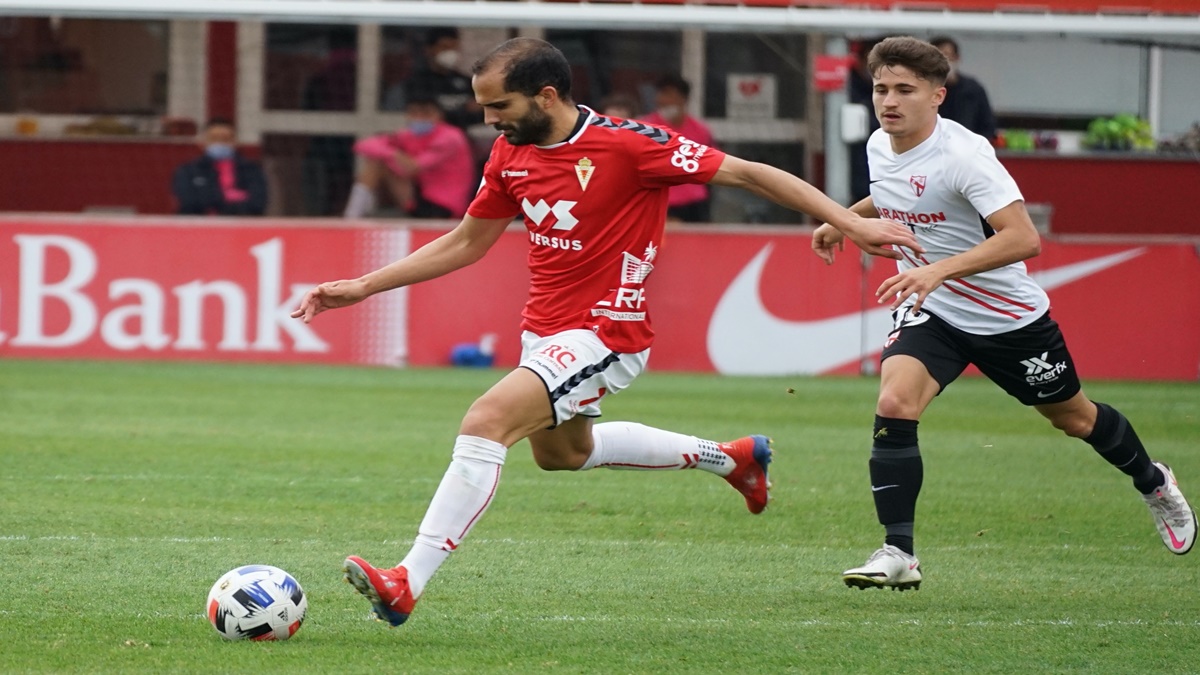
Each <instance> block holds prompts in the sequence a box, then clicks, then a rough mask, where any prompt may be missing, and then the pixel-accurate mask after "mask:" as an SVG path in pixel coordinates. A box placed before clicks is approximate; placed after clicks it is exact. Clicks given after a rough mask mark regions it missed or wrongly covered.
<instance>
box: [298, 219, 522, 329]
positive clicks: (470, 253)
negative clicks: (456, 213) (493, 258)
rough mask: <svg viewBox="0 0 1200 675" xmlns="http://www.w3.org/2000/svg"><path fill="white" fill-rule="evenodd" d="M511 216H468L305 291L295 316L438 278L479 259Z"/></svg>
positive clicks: (305, 316)
mask: <svg viewBox="0 0 1200 675" xmlns="http://www.w3.org/2000/svg"><path fill="white" fill-rule="evenodd" d="M510 222H512V221H511V219H510V218H499V219H491V220H483V219H480V218H473V217H471V216H469V215H468V216H465V217H464V218H463V219H462V222H461V223H459V224H458V226H457V227H455V228H454V229H453V230H450V231H449V232H447V233H446V234H444V235H442V236H440V237H438V238H437V239H434V240H433V241H431V242H429V243H428V244H426V245H424V246H422V247H421V248H419V249H417V250H416V251H414V252H413V253H411V254H410V255H408V256H405V257H404V258H401V259H400V260H397V261H395V262H393V263H391V264H389V265H387V266H385V267H381V268H379V269H377V270H375V271H374V272H368V273H367V274H364V275H363V276H361V277H359V278H357V279H341V280H339V281H328V282H326V283H323V284H320V285H319V286H317V287H316V288H314V289H312V290H311V291H309V292H308V293H306V294H305V295H304V298H303V299H302V300H301V301H300V307H299V308H297V309H296V311H294V312H292V318H294V319H301V320H303V321H304V323H308V322H310V321H312V319H313V317H315V316H316V315H318V314H320V313H321V312H324V311H325V310H327V309H336V308H338V307H348V306H350V305H353V304H356V303H359V302H362V301H363V300H365V299H367V298H369V297H371V296H372V295H375V294H376V293H382V292H384V291H390V290H392V289H394V288H400V287H402V286H411V285H412V284H416V283H420V282H422V281H428V280H430V279H436V278H437V277H440V276H442V275H445V274H449V273H450V272H453V271H454V270H457V269H460V268H463V267H466V266H467V265H470V264H471V263H473V262H475V261H477V260H479V259H480V258H482V257H483V256H484V254H485V253H487V252H488V249H490V248H491V247H492V245H493V244H495V243H496V240H497V239H499V238H500V235H501V233H503V232H504V228H506V227H508V224H509V223H510Z"/></svg>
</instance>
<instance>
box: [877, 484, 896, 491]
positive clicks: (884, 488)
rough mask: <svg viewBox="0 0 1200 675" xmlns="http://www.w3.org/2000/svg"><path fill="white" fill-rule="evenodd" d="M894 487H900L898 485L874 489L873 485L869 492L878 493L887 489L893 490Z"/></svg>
mask: <svg viewBox="0 0 1200 675" xmlns="http://www.w3.org/2000/svg"><path fill="white" fill-rule="evenodd" d="M894 487H900V486H899V485H880V486H879V487H875V486H874V485H872V486H871V492H879V491H880V490H886V489H888V488H894Z"/></svg>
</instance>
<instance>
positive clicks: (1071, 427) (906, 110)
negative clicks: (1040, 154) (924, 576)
mask: <svg viewBox="0 0 1200 675" xmlns="http://www.w3.org/2000/svg"><path fill="white" fill-rule="evenodd" d="M867 65H868V68H869V69H870V72H871V77H872V80H873V84H874V94H873V99H874V105H875V114H876V116H878V118H879V121H880V125H881V128H880V129H879V130H877V131H876V132H875V133H874V134H872V135H871V138H870V139H869V140H868V142H867V158H868V164H869V167H870V182H871V196H870V197H867V198H866V199H864V200H862V201H861V202H859V203H858V204H855V205H854V206H853V207H851V210H853V211H855V212H856V213H858V214H859V215H863V216H868V215H869V216H875V215H878V216H880V217H883V218H888V219H891V220H894V221H897V222H901V223H905V224H907V225H909V226H910V227H911V228H912V229H913V232H914V233H915V234H916V235H917V240H918V241H920V242H921V245H922V246H923V247H924V248H925V252H924V253H917V252H914V251H903V250H902V254H903V257H902V258H900V259H899V260H898V261H897V267H898V269H899V273H898V274H896V275H895V276H893V277H891V278H889V279H887V280H886V281H884V282H883V284H882V285H881V286H880V287H879V289H878V291H877V297H878V298H879V299H880V301H881V302H884V301H889V300H890V301H891V308H892V310H893V311H894V312H895V314H894V316H895V327H894V329H893V330H892V332H891V333H890V334H889V335H888V337H887V341H886V342H885V345H884V349H883V357H882V358H883V365H882V369H881V377H880V386H879V399H878V403H877V404H876V409H875V427H874V435H873V444H872V447H871V459H870V462H869V466H870V474H871V493H872V496H873V497H874V499H875V511H876V513H877V515H878V516H879V522H880V523H881V524H882V525H883V526H884V528H885V540H884V545H883V548H880V549H879V550H877V551H876V552H875V553H874V554H873V555H871V556H870V558H869V559H868V560H867V562H866V563H865V564H864V565H862V566H861V567H856V568H853V569H849V570H846V571H845V572H843V574H842V578H843V580H844V581H845V583H846V585H848V586H851V587H858V588H893V589H899V590H904V589H907V588H919V587H920V584H921V568H920V563H919V561H918V560H917V557H916V555H915V554H914V550H913V520H914V513H915V511H916V503H917V495H918V494H919V492H920V490H921V480H922V475H923V468H922V463H921V454H920V448H919V446H918V443H917V422H918V420H919V419H920V417H921V414H922V413H923V412H924V411H925V408H926V407H927V406H928V405H929V404H930V403H931V402H932V401H933V398H934V397H935V396H937V395H938V394H939V393H940V392H941V391H942V390H943V389H944V388H945V387H946V386H947V385H949V384H950V383H951V382H953V381H954V380H955V379H956V378H957V377H958V376H959V375H960V374H962V372H963V370H964V369H965V368H966V367H967V365H969V364H974V365H975V366H977V367H978V368H979V370H980V371H981V372H982V373H983V374H984V375H986V376H987V377H988V378H990V379H991V380H992V381H993V382H995V383H996V384H998V385H999V386H1000V387H1001V388H1002V389H1004V390H1005V391H1006V392H1008V394H1009V395H1011V396H1013V397H1015V398H1016V399H1017V400H1019V401H1020V402H1021V403H1023V404H1025V405H1029V406H1033V407H1034V408H1036V409H1037V411H1038V412H1039V413H1041V414H1042V415H1043V416H1044V417H1046V419H1048V420H1050V423H1051V424H1053V425H1054V426H1055V428H1057V429H1060V430H1062V431H1063V433H1065V434H1067V435H1068V436H1072V437H1075V438H1080V439H1083V440H1084V441H1085V442H1087V443H1088V444H1089V445H1091V446H1092V447H1093V448H1094V449H1095V450H1096V452H1097V453H1099V454H1100V456H1101V457H1103V458H1104V459H1105V460H1107V461H1108V462H1110V463H1111V464H1113V466H1115V467H1117V468H1118V469H1120V470H1121V471H1122V472H1124V473H1125V474H1127V475H1129V476H1130V477H1132V479H1133V484H1134V487H1136V488H1137V490H1138V491H1139V492H1140V493H1141V494H1142V497H1143V499H1144V500H1145V502H1146V504H1147V505H1148V506H1149V507H1150V513H1151V515H1152V516H1153V518H1154V522H1155V524H1156V525H1157V527H1158V532H1159V534H1160V535H1161V537H1162V540H1163V543H1164V544H1165V545H1166V547H1167V549H1168V550H1170V551H1171V552H1172V553H1176V554H1180V555H1182V554H1184V553H1187V552H1188V551H1190V550H1191V548H1192V544H1193V543H1194V539H1195V535H1196V514H1195V512H1194V511H1193V510H1192V508H1191V506H1189V505H1188V502H1187V500H1186V499H1185V498H1184V496H1183V494H1182V493H1181V492H1180V491H1179V487H1178V485H1177V483H1176V481H1175V476H1174V475H1173V474H1172V472H1171V469H1170V468H1169V467H1167V465H1165V464H1162V463H1161V462H1155V461H1153V460H1151V459H1150V457H1149V455H1147V454H1146V450H1145V448H1144V447H1142V443H1141V441H1140V440H1139V439H1138V436H1137V433H1135V432H1134V430H1133V426H1132V425H1131V424H1130V423H1129V420H1127V419H1126V418H1125V416H1124V415H1122V414H1121V413H1120V412H1119V411H1117V410H1115V409H1114V408H1112V407H1111V406H1108V405H1106V404H1104V403H1094V402H1092V401H1091V400H1089V399H1088V398H1087V396H1085V395H1084V393H1083V391H1082V389H1081V386H1080V383H1079V378H1078V375H1077V373H1076V372H1075V366H1074V363H1073V362H1072V360H1071V354H1070V352H1069V351H1068V350H1067V346H1066V342H1065V341H1064V339H1063V335H1062V332H1061V331H1060V330H1059V328H1058V324H1056V323H1055V322H1054V320H1053V319H1051V318H1050V313H1049V308H1050V300H1049V298H1048V297H1047V296H1046V292H1045V291H1044V290H1042V288H1041V287H1040V286H1038V285H1037V283H1035V282H1034V281H1033V279H1031V278H1030V277H1029V275H1028V274H1027V273H1026V271H1025V264H1024V263H1023V262H1021V261H1023V260H1025V259H1027V258H1031V257H1033V256H1035V255H1037V254H1038V253H1039V251H1040V247H1041V244H1040V241H1039V237H1038V233H1037V230H1036V229H1035V228H1034V226H1033V222H1032V221H1031V220H1030V218H1029V214H1028V213H1027V212H1026V210H1025V202H1024V200H1023V198H1022V196H1021V192H1020V190H1018V189H1017V185H1016V183H1015V182H1014V181H1013V179H1012V177H1011V176H1010V175H1009V174H1008V171H1006V170H1005V169H1004V167H1003V166H1002V165H1001V164H1000V162H999V161H998V160H997V159H996V153H995V152H994V151H993V149H992V146H991V145H990V144H989V143H988V141H987V140H986V139H984V138H983V137H982V136H979V135H977V134H974V133H971V132H970V131H968V130H967V129H965V128H964V127H963V126H961V125H960V124H958V123H956V122H953V121H951V120H947V119H943V118H941V117H939V116H938V112H937V111H938V105H939V104H940V103H941V101H942V99H943V97H944V95H945V88H944V86H943V84H944V83H945V80H946V74H947V72H948V69H949V64H948V63H947V61H946V58H945V56H943V55H942V53H941V52H940V51H939V50H938V49H937V48H936V47H934V46H933V45H931V44H929V43H927V42H923V41H921V40H917V39H915V38H912V37H895V38H889V39H887V40H884V41H882V42H880V43H879V44H878V45H877V46H876V47H875V48H874V49H872V50H871V53H870V55H869V57H868V61H867ZM841 242H842V235H841V234H840V233H839V232H838V231H837V230H836V229H834V228H832V227H828V226H824V225H823V226H821V227H820V228H818V229H817V230H816V232H814V235H813V244H812V245H813V250H814V251H815V252H816V253H817V255H818V256H820V257H821V258H822V259H823V260H825V262H826V263H829V264H832V263H833V260H834V253H835V249H837V248H838V247H839V246H840V244H841Z"/></svg>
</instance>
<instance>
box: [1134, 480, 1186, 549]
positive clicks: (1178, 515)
mask: <svg viewBox="0 0 1200 675" xmlns="http://www.w3.org/2000/svg"><path fill="white" fill-rule="evenodd" d="M1154 465H1155V466H1157V467H1158V468H1159V469H1161V470H1162V472H1163V476H1164V477H1166V479H1167V481H1166V483H1164V484H1163V486H1162V487H1160V488H1158V489H1156V490H1155V491H1154V492H1151V493H1150V494H1148V495H1142V499H1144V500H1146V506H1149V507H1150V515H1151V516H1153V517H1154V525H1155V526H1157V527H1158V535H1159V536H1160V537H1162V541H1163V545H1164V546H1166V547H1167V550H1168V551H1170V552H1171V553H1174V554H1175V555H1183V554H1184V553H1187V552H1188V551H1190V550H1192V544H1194V543H1196V512H1195V511H1193V510H1192V507H1191V506H1190V505H1189V504H1188V501H1187V499H1185V498H1184V496H1183V493H1182V492H1180V491H1179V483H1177V482H1175V474H1174V473H1172V472H1171V467H1169V466H1167V465H1166V464H1163V463H1162V462H1155V463H1154Z"/></svg>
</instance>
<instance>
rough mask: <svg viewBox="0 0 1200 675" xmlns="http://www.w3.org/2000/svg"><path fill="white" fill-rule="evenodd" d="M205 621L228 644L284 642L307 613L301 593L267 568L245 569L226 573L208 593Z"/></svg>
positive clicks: (275, 570) (288, 579)
mask: <svg viewBox="0 0 1200 675" xmlns="http://www.w3.org/2000/svg"><path fill="white" fill-rule="evenodd" d="M206 605H207V608H208V620H209V621H210V622H212V625H213V628H216V629H217V632H218V633H220V634H221V637H223V638H225V639H227V640H246V639H250V640H286V639H288V638H290V637H292V636H293V635H295V634H296V631H298V630H300V624H301V623H303V622H304V614H305V612H307V611H308V598H307V597H305V595H304V589H302V588H300V584H299V583H298V582H297V581H296V580H295V579H294V578H292V575H290V574H288V573H287V572H284V571H283V570H281V569H279V568H278V567H271V566H270V565H245V566H242V567H239V568H237V569H234V570H230V571H228V572H226V573H225V575H224V576H222V577H221V578H220V579H217V583H215V584H213V587H212V590H211V591H209V592H208V602H207V603H206Z"/></svg>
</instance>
